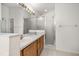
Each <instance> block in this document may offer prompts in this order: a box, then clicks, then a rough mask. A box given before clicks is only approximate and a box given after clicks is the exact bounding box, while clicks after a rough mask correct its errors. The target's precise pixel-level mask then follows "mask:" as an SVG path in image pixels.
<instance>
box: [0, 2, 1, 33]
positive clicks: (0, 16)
mask: <svg viewBox="0 0 79 59" xmlns="http://www.w3.org/2000/svg"><path fill="white" fill-rule="evenodd" d="M0 32H1V3H0Z"/></svg>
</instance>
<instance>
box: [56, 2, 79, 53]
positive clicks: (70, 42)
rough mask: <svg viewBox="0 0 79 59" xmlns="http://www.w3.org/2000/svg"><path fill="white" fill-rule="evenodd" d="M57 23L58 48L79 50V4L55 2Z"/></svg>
mask: <svg viewBox="0 0 79 59" xmlns="http://www.w3.org/2000/svg"><path fill="white" fill-rule="evenodd" d="M55 23H56V49H61V50H65V51H71V52H79V4H77V3H76V4H67V3H65V4H55ZM60 25H61V26H60ZM75 25H78V26H75Z"/></svg>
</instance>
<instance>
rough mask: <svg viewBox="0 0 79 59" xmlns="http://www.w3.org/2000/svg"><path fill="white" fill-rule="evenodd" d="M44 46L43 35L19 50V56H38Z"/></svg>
mask: <svg viewBox="0 0 79 59" xmlns="http://www.w3.org/2000/svg"><path fill="white" fill-rule="evenodd" d="M43 48H44V36H41V37H40V38H39V39H37V40H36V41H34V42H33V43H31V44H30V45H29V46H27V47H25V48H24V49H22V50H21V51H20V55H21V56H39V55H40V54H41V52H42V50H43Z"/></svg>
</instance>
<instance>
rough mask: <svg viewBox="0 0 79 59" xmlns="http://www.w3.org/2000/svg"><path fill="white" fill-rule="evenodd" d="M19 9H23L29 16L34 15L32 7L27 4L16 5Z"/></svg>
mask: <svg viewBox="0 0 79 59" xmlns="http://www.w3.org/2000/svg"><path fill="white" fill-rule="evenodd" d="M18 4H19V5H20V6H21V7H23V8H24V9H25V10H26V11H27V12H28V13H29V14H33V15H35V12H34V10H33V9H32V7H31V6H30V5H29V4H27V3H18Z"/></svg>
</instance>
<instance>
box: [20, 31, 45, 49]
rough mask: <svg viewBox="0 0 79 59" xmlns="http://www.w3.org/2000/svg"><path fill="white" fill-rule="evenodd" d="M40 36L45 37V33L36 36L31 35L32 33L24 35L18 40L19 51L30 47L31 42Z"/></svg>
mask: <svg viewBox="0 0 79 59" xmlns="http://www.w3.org/2000/svg"><path fill="white" fill-rule="evenodd" d="M42 35H45V33H44V32H39V33H37V34H32V33H28V34H25V35H24V37H23V39H22V40H20V43H21V44H20V50H22V49H23V48H25V47H27V46H28V45H30V44H31V43H32V42H34V41H35V40H37V39H38V38H40V37H41V36H42Z"/></svg>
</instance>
